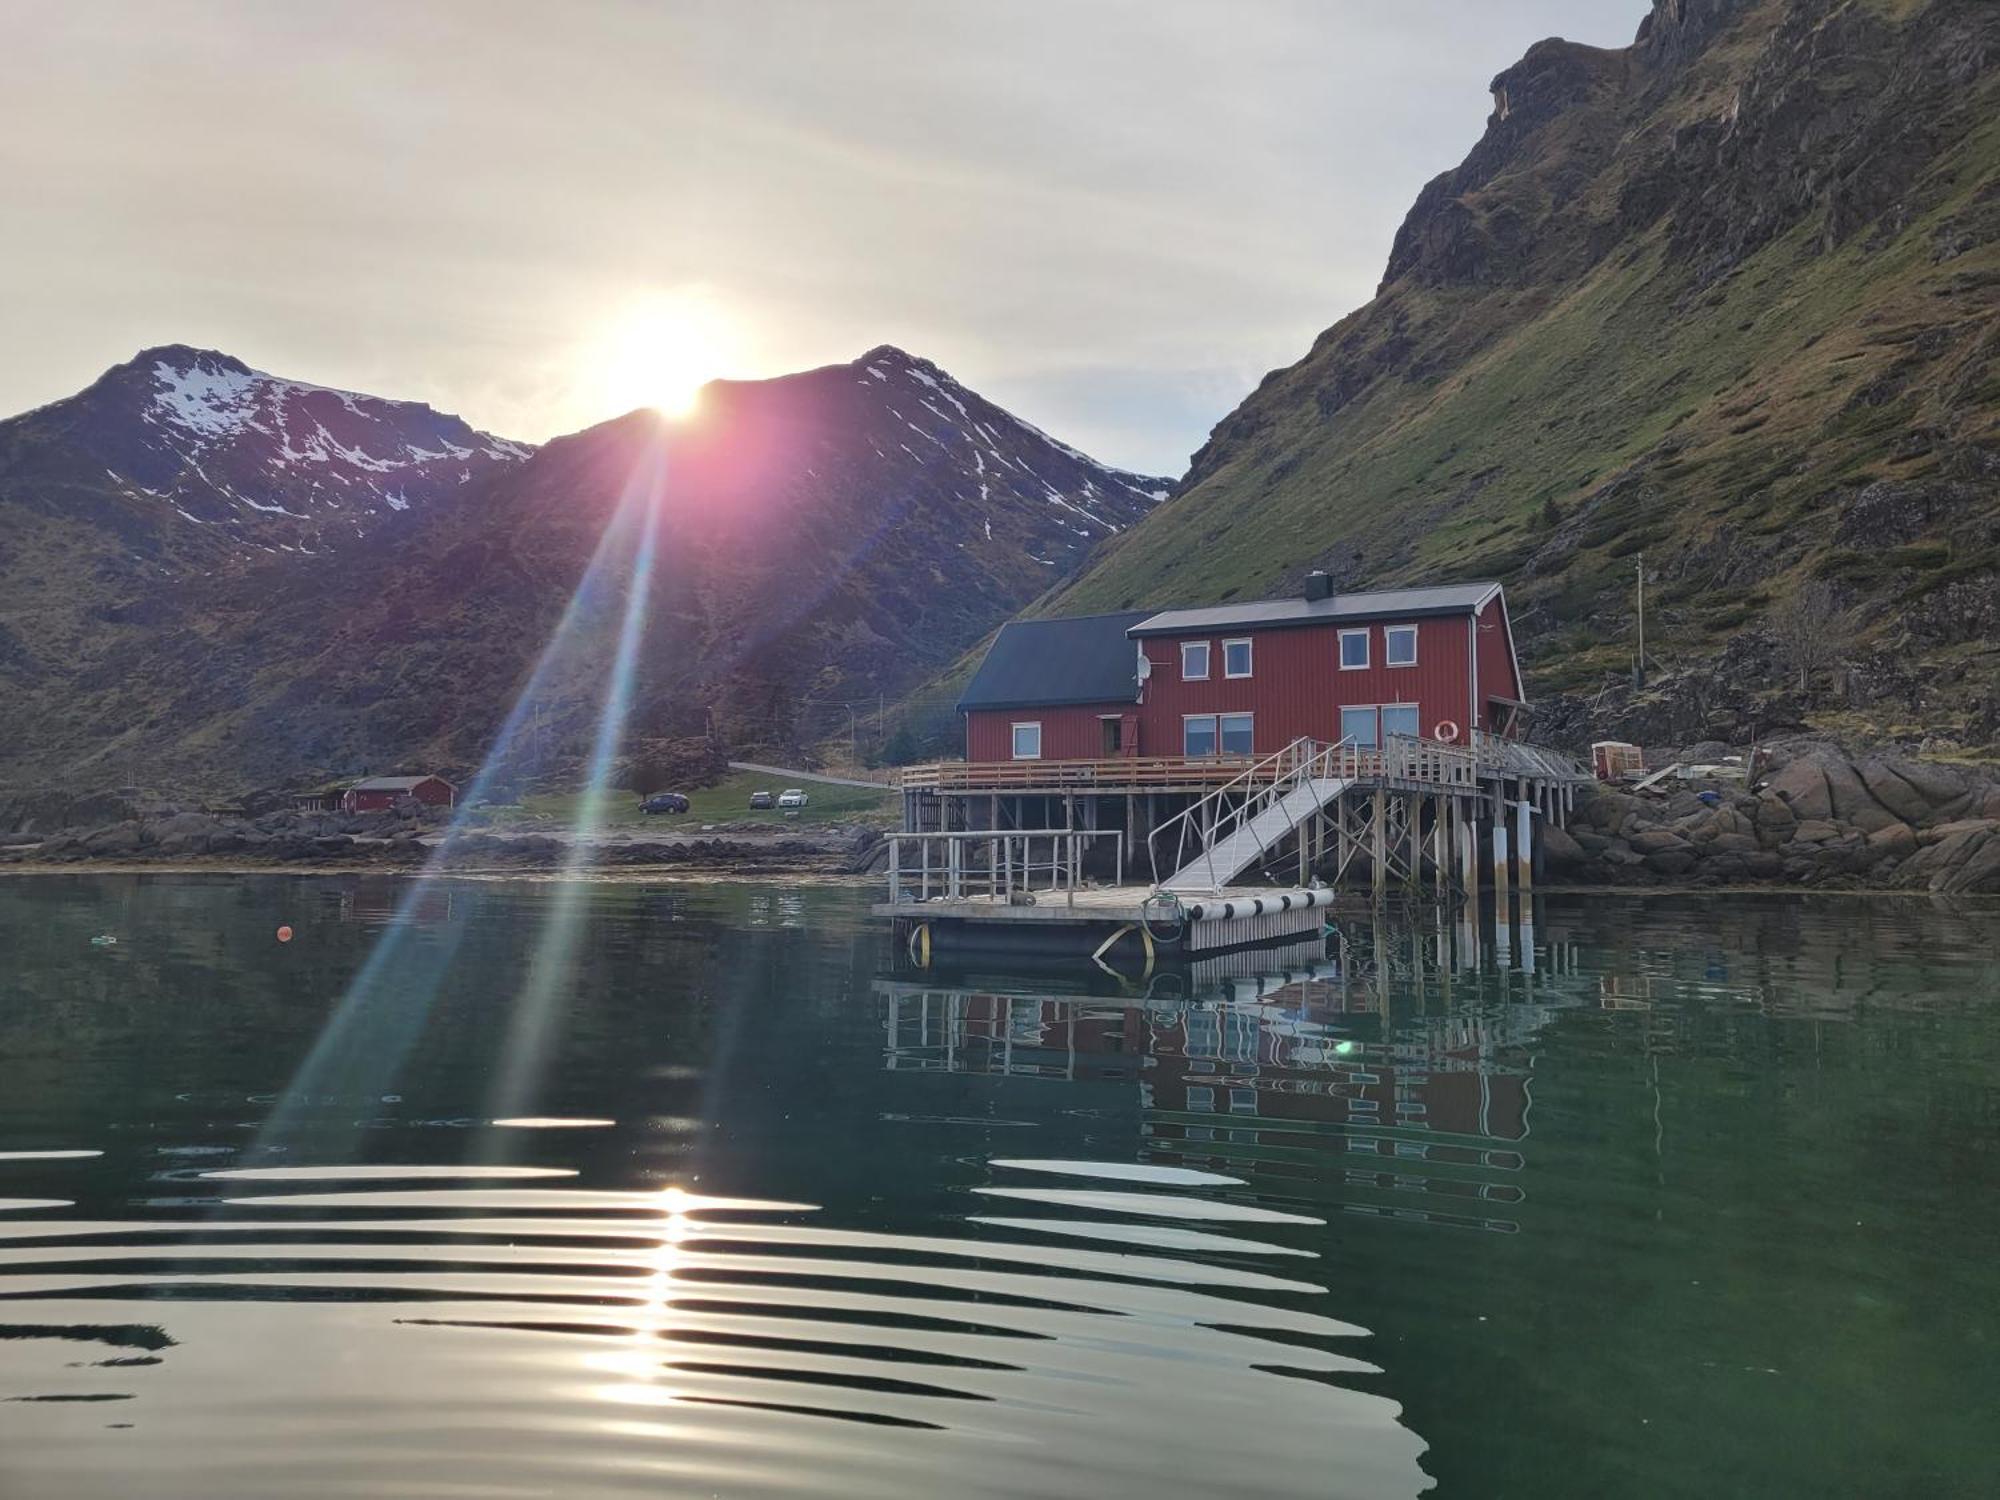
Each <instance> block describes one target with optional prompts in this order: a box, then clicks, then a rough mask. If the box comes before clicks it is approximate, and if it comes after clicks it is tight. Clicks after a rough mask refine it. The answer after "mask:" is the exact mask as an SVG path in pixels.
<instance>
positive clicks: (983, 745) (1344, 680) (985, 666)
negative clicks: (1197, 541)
mask: <svg viewBox="0 0 2000 1500" xmlns="http://www.w3.org/2000/svg"><path fill="white" fill-rule="evenodd" d="M958 706H959V710H960V712H962V713H963V714H964V715H965V758H966V760H967V761H970V762H974V763H981V762H985V763H991V762H996V761H1033V760H1082V759H1107V758H1112V757H1127V756H1184V757H1190V758H1199V757H1206V756H1248V755H1268V754H1270V753H1272V752H1274V751H1277V750H1281V749H1283V748H1284V747H1285V746H1286V745H1288V744H1290V743H1291V742H1292V741H1293V740H1295V739H1299V738H1301V737H1305V738H1310V739H1315V740H1319V741H1322V742H1324V743H1328V744H1332V743H1335V742H1337V741H1340V740H1352V741H1354V742H1355V743H1356V744H1357V745H1360V746H1364V747H1370V746H1379V745H1381V744H1382V743H1383V742H1384V740H1385V739H1386V738H1387V737H1388V736H1390V735H1399V734H1400V735H1421V736H1423V737H1425V738H1429V739H1438V740H1446V741H1459V742H1463V741H1465V740H1467V739H1468V738H1469V737H1470V736H1471V735H1472V734H1473V733H1474V732H1475V731H1476V732H1479V733H1482V734H1491V735H1501V736H1508V735H1512V734H1513V733H1514V732H1515V731H1516V729H1517V727H1518V725H1517V721H1518V718H1519V715H1520V711H1521V710H1522V709H1523V708H1524V707H1525V706H1526V705H1525V702H1524V695H1523V692H1522V687H1521V671H1520V664H1519V662H1518V660H1517V658H1516V656H1515V652H1514V639H1513V630H1512V627H1511V626H1510V624H1509V623H1508V619H1507V600H1506V595H1505V594H1504V592H1503V591H1502V590H1501V587H1500V585H1499V584H1497V583H1465V584H1448V585H1443V586H1440V587H1435V588H1411V589H1390V590H1384V591H1380V592H1375V593H1365V594H1337V593H1335V592H1334V591H1333V590H1332V588H1331V585H1330V582H1329V580H1328V579H1327V578H1326V575H1324V574H1319V573H1316V574H1314V575H1312V577H1311V578H1309V579H1308V580H1307V585H1306V591H1305V593H1304V594H1302V595H1300V596H1298V597H1295V598H1289V599H1264V600H1257V601H1254V602H1251V603H1245V604H1220V605H1213V606H1210V607H1207V608H1201V609H1173V610H1166V611H1133V612H1127V613H1123V614H1112V615H1091V616H1084V617H1080V618H1072V619H1059V620H1019V621H1015V622H1014V623H1012V624H1010V625H1007V626H1005V627H1003V628H1002V629H1001V631H1000V634H999V635H998V636H997V637H996V638H995V639H994V642H993V645H992V647H991V649H990V650H989V651H988V652H987V655H986V659H985V660H984V661H983V662H981V664H980V667H979V670H978V671H977V672H976V673H975V674H974V675H973V678H972V681H971V682H970V683H969V684H968V685H967V687H966V690H965V694H964V696H963V698H961V700H960V702H959V705H958Z"/></svg>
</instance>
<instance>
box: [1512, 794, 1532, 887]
mask: <svg viewBox="0 0 2000 1500" xmlns="http://www.w3.org/2000/svg"><path fill="white" fill-rule="evenodd" d="M1514 866H1515V883H1516V884H1517V885H1518V886H1519V887H1520V889H1521V894H1522V895H1523V896H1525V895H1527V894H1528V892H1529V891H1531V890H1533V889H1534V888H1535V804H1534V803H1532V802H1530V801H1529V800H1528V799H1527V798H1526V797H1523V798H1522V799H1521V800H1520V801H1519V802H1516V803H1515V804H1514Z"/></svg>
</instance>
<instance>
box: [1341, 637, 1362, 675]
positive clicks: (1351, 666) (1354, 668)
mask: <svg viewBox="0 0 2000 1500" xmlns="http://www.w3.org/2000/svg"><path fill="white" fill-rule="evenodd" d="M1350 639H1359V640H1360V642H1361V660H1360V661H1358V662H1350V661H1349V660H1348V659H1347V643H1348V641H1349V640H1350ZM1368 658H1369V645H1368V628H1367V627H1366V626H1363V627H1362V628H1361V629H1359V630H1343V631H1341V632H1340V670H1341V671H1343V672H1365V671H1367V670H1368Z"/></svg>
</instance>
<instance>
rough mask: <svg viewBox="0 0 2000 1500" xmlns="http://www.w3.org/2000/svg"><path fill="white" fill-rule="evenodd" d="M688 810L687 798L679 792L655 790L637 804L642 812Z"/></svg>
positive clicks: (681, 811) (679, 811)
mask: <svg viewBox="0 0 2000 1500" xmlns="http://www.w3.org/2000/svg"><path fill="white" fill-rule="evenodd" d="M687 810H688V799H687V798H685V797H683V796H682V795H681V794H680V793H679V792H655V793H653V795H652V796H650V797H648V798H647V799H646V800H645V801H644V802H641V803H640V804H639V811H640V812H642V813H684V812H686V811H687Z"/></svg>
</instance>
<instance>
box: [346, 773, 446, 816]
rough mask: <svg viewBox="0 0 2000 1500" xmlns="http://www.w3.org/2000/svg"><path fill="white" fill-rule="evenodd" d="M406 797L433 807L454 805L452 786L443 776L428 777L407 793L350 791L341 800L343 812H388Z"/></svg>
mask: <svg viewBox="0 0 2000 1500" xmlns="http://www.w3.org/2000/svg"><path fill="white" fill-rule="evenodd" d="M404 797H414V798H416V800H417V801H419V802H423V803H427V804H429V805H430V806H432V807H450V806H451V805H452V798H453V788H452V784H451V783H450V782H448V781H446V780H445V779H444V778H443V777H441V776H427V777H425V778H424V779H423V780H422V781H420V782H418V783H417V784H416V785H415V786H413V787H411V788H410V790H409V791H407V792H392V791H387V790H369V791H360V790H355V791H349V792H348V793H347V794H346V795H345V796H344V797H342V798H341V810H342V811H343V812H357V813H359V812H387V811H388V810H389V809H390V808H392V807H394V806H395V805H396V804H397V803H398V802H400V801H402V799H403V798H404Z"/></svg>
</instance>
